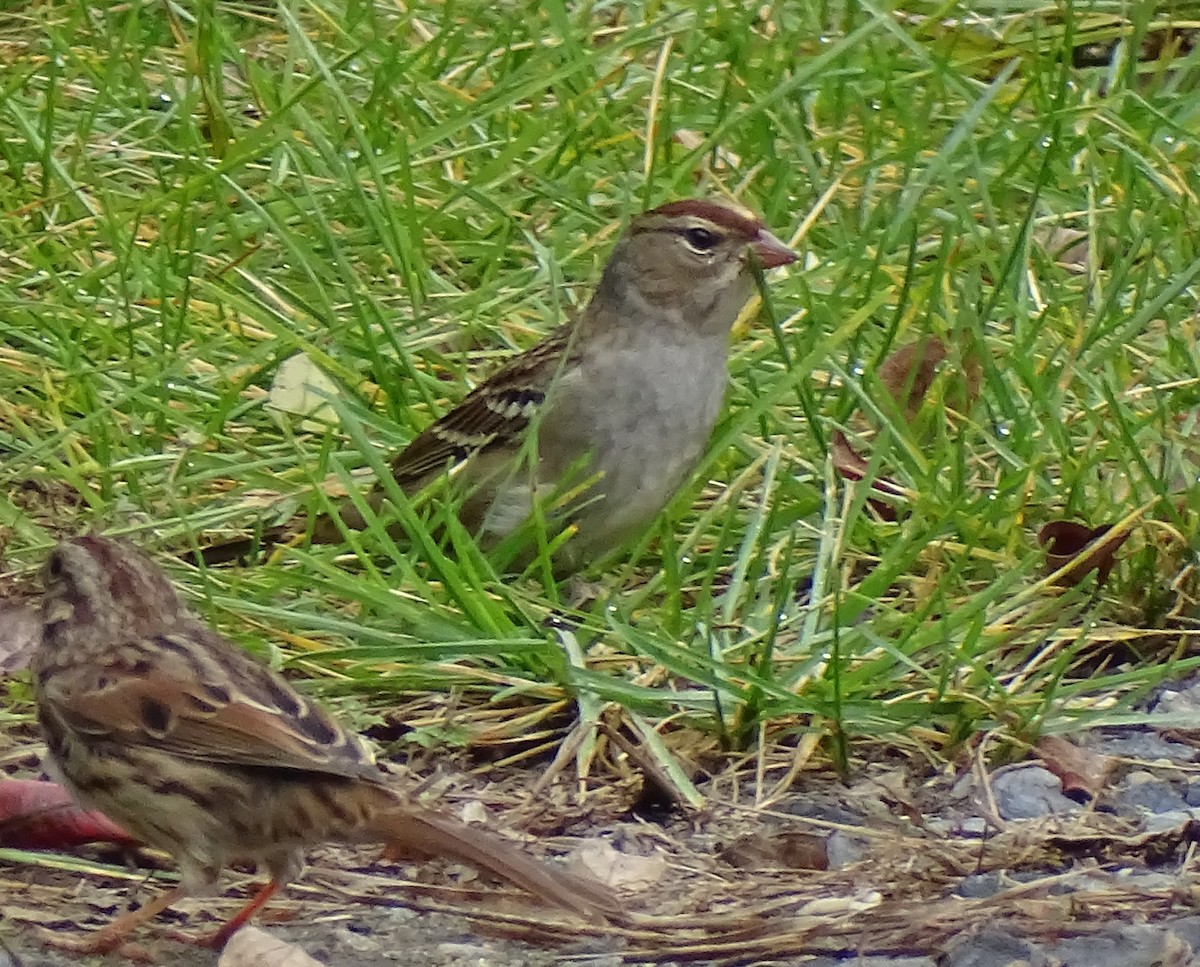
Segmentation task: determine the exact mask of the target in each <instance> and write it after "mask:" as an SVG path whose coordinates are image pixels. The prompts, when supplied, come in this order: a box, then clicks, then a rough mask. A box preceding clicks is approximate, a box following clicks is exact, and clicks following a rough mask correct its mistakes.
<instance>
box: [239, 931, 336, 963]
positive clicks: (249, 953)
mask: <svg viewBox="0 0 1200 967" xmlns="http://www.w3.org/2000/svg"><path fill="white" fill-rule="evenodd" d="M217 967H323V965H322V963H321V961H319V960H313V958H312V957H310V956H309V955H308V954H307V953H305V951H304V949H303V948H301V947H298V946H296V945H295V944H291V943H288V942H287V941H284V940H280V939H279V938H278V937H273V936H271V934H269V933H267V932H266V931H265V930H260V929H259V928H258V927H242V929H241V930H239V931H238V932H237V933H235V934H234V935H233V936H232V937H230V938H229V943H227V944H226V945H225V949H224V950H223V951H222V952H221V959H220V960H218V961H217Z"/></svg>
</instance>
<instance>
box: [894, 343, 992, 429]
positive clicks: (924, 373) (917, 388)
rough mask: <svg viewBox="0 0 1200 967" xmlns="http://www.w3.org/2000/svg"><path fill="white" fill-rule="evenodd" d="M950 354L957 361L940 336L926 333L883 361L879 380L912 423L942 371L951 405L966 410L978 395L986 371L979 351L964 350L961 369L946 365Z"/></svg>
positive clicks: (948, 400) (948, 401)
mask: <svg viewBox="0 0 1200 967" xmlns="http://www.w3.org/2000/svg"><path fill="white" fill-rule="evenodd" d="M948 357H950V358H951V361H952V362H954V361H956V360H955V359H954V358H953V357H951V353H950V350H949V349H948V348H947V347H946V344H945V343H944V342H943V341H942V340H941V339H939V338H938V337H937V336H932V335H928V334H926V335H923V336H921V337H920V338H919V339H918V340H917V341H916V342H911V343H909V344H908V345H907V346H901V347H900V348H899V349H897V350H896V351H895V352H893V353H892V354H891V355H890V356H888V358H887V359H885V360H884V361H883V363H882V364H881V365H880V367H879V370H878V373H877V375H878V377H879V381H880V382H881V383H882V384H883V387H884V389H886V390H887V391H888V394H889V395H890V396H891V397H892V399H893V400H895V401H896V405H897V406H898V407H900V409H901V410H903V412H904V418H905V419H906V420H908V421H909V422H910V423H911V422H912V421H913V419H914V418H915V417H916V415H917V413H918V412H919V411H920V409H921V405H922V404H923V403H924V402H925V400H926V399H927V398H928V397H929V394H930V391H931V390H932V389H933V385H934V381H935V380H936V379H937V378H938V375H939V373H940V372H944V373H945V377H944V378H945V379H946V383H947V385H946V387H945V394H946V396H945V398H946V402H947V403H948V404H949V405H950V406H952V407H954V408H956V409H960V410H966V409H969V408H970V407H971V406H972V405H973V404H974V402H975V400H976V399H977V398H978V396H979V386H980V383H981V382H982V379H983V371H982V368H981V367H980V365H979V360H978V358H977V355H976V354H975V353H973V352H964V353H963V354H962V360H961V367H960V368H959V369H953V368H951V369H947V366H946V365H943V364H945V362H946V359H947V358H948Z"/></svg>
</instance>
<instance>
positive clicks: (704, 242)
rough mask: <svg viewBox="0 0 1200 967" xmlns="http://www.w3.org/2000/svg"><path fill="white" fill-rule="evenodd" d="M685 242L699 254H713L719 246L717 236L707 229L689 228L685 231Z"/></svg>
mask: <svg viewBox="0 0 1200 967" xmlns="http://www.w3.org/2000/svg"><path fill="white" fill-rule="evenodd" d="M683 240H684V241H685V242H687V243H688V245H689V246H691V247H692V248H694V249H695V250H696V251H697V252H711V251H712V250H713V249H714V248H715V247H716V245H717V234H716V232H710V231H709V230H708V229H707V228H689V229H687V230H685V231H684V233H683Z"/></svg>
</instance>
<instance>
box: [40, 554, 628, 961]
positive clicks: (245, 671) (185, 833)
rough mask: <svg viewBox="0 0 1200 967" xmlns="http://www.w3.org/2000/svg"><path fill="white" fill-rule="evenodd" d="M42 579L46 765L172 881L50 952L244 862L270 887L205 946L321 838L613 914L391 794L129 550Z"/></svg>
mask: <svg viewBox="0 0 1200 967" xmlns="http://www.w3.org/2000/svg"><path fill="white" fill-rule="evenodd" d="M44 574H45V583H46V595H45V602H44V605H43V642H42V644H41V646H40V648H39V650H38V652H37V654H36V656H35V658H34V661H33V673H34V689H35V693H36V696H37V706H38V718H39V720H40V722H41V725H42V729H43V731H44V732H45V735H46V742H47V744H48V746H49V750H50V756H51V758H52V759H53V761H54V766H55V767H56V768H57V771H58V772H59V773H60V775H61V778H62V780H63V782H64V783H65V784H66V785H67V787H68V788H70V789H71V791H72V792H73V793H74V795H75V796H76V797H77V798H78V799H79V800H80V802H82V803H83V804H84V805H86V806H89V807H92V808H96V809H99V810H101V811H102V812H104V813H105V814H107V815H108V816H109V817H110V818H111V819H113V820H114V821H116V822H117V823H118V824H120V825H121V826H123V827H124V828H125V829H127V830H128V831H129V832H131V833H133V834H134V835H135V836H137V837H138V838H139V839H141V840H143V841H145V842H146V843H149V844H150V845H152V846H156V847H158V848H159V849H162V850H165V851H167V852H168V853H170V854H171V855H172V856H174V857H175V860H176V861H177V862H178V864H179V868H180V872H181V874H182V882H181V884H180V886H178V887H177V888H175V889H173V890H170V891H168V892H166V893H164V894H163V895H162V896H160V897H158V898H157V899H156V900H154V901H153V902H151V903H149V904H147V905H146V906H145V907H143V908H141V909H140V910H138V911H135V912H132V913H127V914H125V915H124V916H121V917H119V918H118V919H117V920H115V921H114V922H113V923H111V924H109V925H108V926H107V927H105V928H103V929H102V930H100V931H97V932H96V933H95V934H93V935H91V936H90V937H88V938H86V939H85V940H84V941H82V942H78V941H77V942H73V943H71V942H68V943H65V944H63V945H64V946H71V947H73V948H74V949H80V950H87V951H108V950H113V949H116V948H117V947H119V946H120V945H121V943H122V941H123V940H124V938H125V937H126V936H127V935H128V933H129V932H130V930H132V929H133V928H134V927H136V926H137V925H138V924H140V923H143V922H145V921H146V920H149V919H150V918H151V917H153V916H155V915H156V914H158V913H159V912H161V911H162V910H165V909H166V908H167V907H168V906H170V905H171V904H172V903H174V902H175V901H176V900H178V899H179V898H180V897H182V896H185V895H188V894H194V893H200V892H203V891H207V890H211V889H212V888H213V887H214V886H215V885H216V883H217V879H218V876H219V875H220V872H221V870H222V869H223V868H224V867H225V866H227V865H228V864H229V863H231V862H233V861H234V860H239V859H242V860H253V861H255V862H256V863H258V864H259V865H260V866H262V867H265V868H266V869H267V871H268V872H269V873H270V877H271V879H270V882H269V883H268V884H267V885H266V886H265V887H263V888H262V890H261V891H260V892H259V893H258V894H257V895H256V896H255V897H254V898H253V899H252V900H251V901H250V902H249V903H248V904H247V905H246V907H245V908H244V909H243V910H242V911H241V912H240V913H239V914H238V915H237V916H235V917H234V918H233V919H232V920H231V921H229V923H227V924H226V925H225V926H224V927H223V928H222V929H221V930H220V931H219V932H218V933H217V935H216V936H215V937H213V938H212V943H213V944H221V943H223V942H224V941H225V940H227V939H228V938H229V937H230V936H231V935H232V934H233V933H234V931H236V930H237V929H238V927H240V926H241V925H242V924H243V923H244V922H245V921H246V920H247V919H249V917H251V916H252V915H253V914H254V912H255V911H257V910H258V909H259V907H261V906H262V905H263V903H265V902H266V901H267V899H268V898H269V897H270V896H271V895H272V894H273V893H274V892H275V891H276V890H277V889H278V888H279V887H280V886H283V885H284V884H286V883H288V882H289V881H290V880H293V879H295V878H296V877H297V876H299V875H300V873H301V871H302V870H303V866H304V864H303V851H304V849H305V847H307V846H311V845H314V844H317V843H322V842H325V841H329V840H335V841H344V842H362V841H378V840H382V841H384V842H385V843H387V844H388V845H389V846H390V847H392V848H393V849H398V850H400V851H402V852H405V853H411V852H414V851H415V852H418V853H421V854H424V855H447V856H452V857H455V858H457V859H460V860H466V861H467V862H470V863H473V864H475V865H477V866H480V867H483V868H485V869H488V870H491V871H492V872H493V873H496V874H499V875H500V876H502V877H505V878H507V879H508V880H511V881H512V882H513V883H515V884H517V885H518V886H520V887H522V888H523V889H526V890H528V891H530V892H531V893H534V894H536V895H538V896H539V897H541V898H542V899H544V900H547V901H549V902H551V903H556V904H559V905H561V906H564V907H569V908H571V909H573V910H575V911H576V912H578V913H581V914H584V915H586V916H606V915H608V916H617V915H619V912H620V908H619V905H618V903H617V901H616V899H615V897H614V896H613V894H612V893H611V892H610V891H609V890H608V889H607V888H606V887H604V886H602V885H601V884H599V883H598V882H596V881H594V880H591V879H589V878H586V877H582V876H576V875H574V874H571V873H568V872H567V871H565V870H558V869H554V868H553V867H550V866H547V865H544V864H542V863H540V862H538V861H537V860H534V859H533V858H531V857H529V856H527V855H525V854H524V853H523V852H522V851H521V850H520V848H519V847H517V846H515V845H514V844H512V843H509V842H507V841H505V840H503V839H501V838H499V837H496V836H492V835H488V834H486V833H483V832H480V831H479V830H475V829H471V828H469V827H467V826H465V825H463V824H462V823H459V822H457V821H455V820H453V819H450V818H449V817H447V816H443V815H440V814H438V813H437V812H434V811H432V810H430V809H428V808H425V807H422V806H419V805H417V804H415V803H412V802H409V801H408V800H406V799H405V798H404V797H403V796H402V795H401V794H399V793H397V792H395V791H394V790H392V789H390V788H389V787H388V786H387V785H385V783H384V780H383V776H382V775H381V774H380V772H379V771H378V770H377V769H376V767H375V765H374V762H373V759H372V757H371V753H370V752H369V751H368V749H367V748H366V746H365V745H364V744H363V742H362V741H361V739H359V737H358V736H357V735H355V734H353V733H350V732H347V731H346V730H345V729H343V728H342V727H341V726H340V725H339V724H338V723H337V722H336V721H335V720H334V719H333V718H332V717H331V716H330V715H329V713H328V712H326V711H325V710H324V709H322V708H321V707H320V706H318V705H316V704H314V703H313V702H311V701H310V700H309V699H307V698H305V697H304V696H302V695H301V694H300V693H298V692H297V691H295V690H294V689H293V688H292V687H291V685H289V684H288V683H287V681H286V680H285V679H284V678H283V677H282V676H281V675H279V674H277V673H275V672H273V671H271V670H270V669H268V668H266V667H265V666H264V665H262V664H260V663H259V662H257V661H255V660H254V659H253V658H251V657H250V656H249V655H247V654H246V653H245V652H243V651H242V650H240V649H239V648H237V647H236V646H234V645H233V644H231V643H230V642H229V641H227V640H226V639H225V638H222V637H221V636H220V635H218V634H217V633H216V632H214V631H212V630H211V629H209V628H208V627H207V626H205V625H204V624H202V623H201V622H200V621H199V620H198V619H197V618H195V617H194V616H193V615H191V614H190V613H189V612H188V611H187V609H186V608H184V606H183V604H182V602H181V601H180V600H179V597H178V595H177V594H176V593H175V590H174V589H173V588H172V587H171V584H170V583H169V581H168V580H167V577H166V575H164V574H163V572H162V571H161V570H160V569H159V568H158V567H157V566H156V565H155V564H154V563H153V562H152V561H151V560H150V559H149V558H148V557H147V556H146V555H145V554H143V553H141V552H140V551H139V550H137V549H136V548H135V547H133V546H132V545H131V544H129V543H127V542H125V541H121V540H110V539H108V538H103V537H96V536H91V537H81V538H77V539H75V540H70V541H66V542H64V543H62V544H60V545H59V546H58V547H57V548H56V549H55V550H54V551H53V552H52V553H51V554H50V557H49V559H48V560H47V562H46V566H45V572H44Z"/></svg>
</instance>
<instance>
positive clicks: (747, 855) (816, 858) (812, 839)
mask: <svg viewBox="0 0 1200 967" xmlns="http://www.w3.org/2000/svg"><path fill="white" fill-rule="evenodd" d="M720 856H721V859H723V860H724V861H725V862H726V863H728V864H729V865H730V866H735V867H737V868H738V869H739V870H761V869H764V868H765V869H777V870H778V869H792V870H827V869H829V850H828V837H827V836H823V835H821V834H819V833H806V832H801V831H799V830H783V829H760V830H756V831H755V832H753V833H747V834H746V835H745V836H740V837H738V838H737V839H735V840H734V841H733V842H732V843H730V844H729V845H728V846H726V847H725V848H724V849H723V850H721V853H720Z"/></svg>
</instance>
